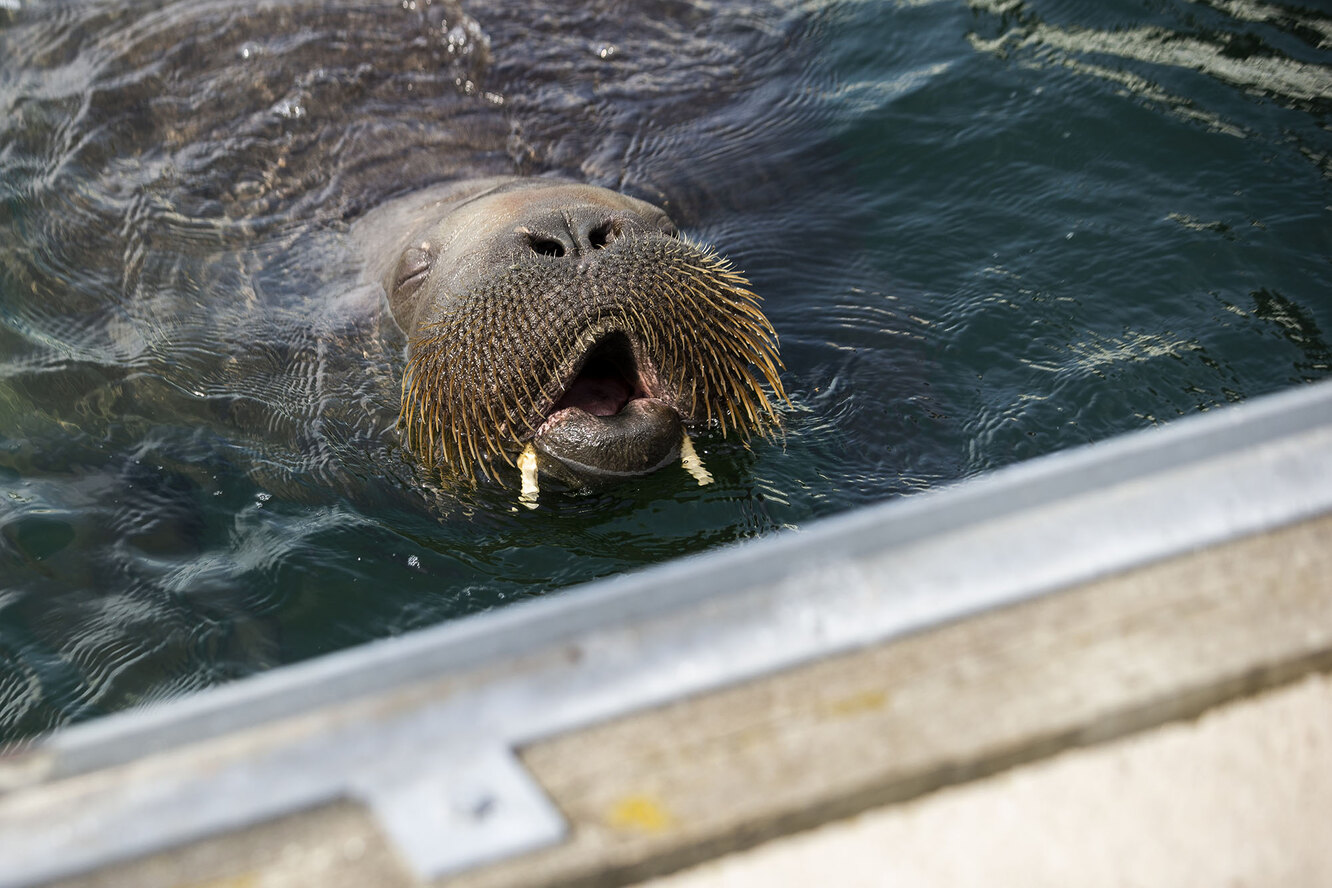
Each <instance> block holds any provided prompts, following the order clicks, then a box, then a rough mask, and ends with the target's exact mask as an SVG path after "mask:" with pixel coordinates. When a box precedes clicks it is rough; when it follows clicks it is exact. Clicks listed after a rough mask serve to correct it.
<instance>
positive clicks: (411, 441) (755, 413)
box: [400, 233, 789, 492]
mask: <svg viewBox="0 0 1332 888" xmlns="http://www.w3.org/2000/svg"><path fill="white" fill-rule="evenodd" d="M449 302H450V305H449V307H448V310H447V311H445V312H441V314H440V316H438V317H436V318H433V319H431V320H430V322H429V323H425V324H423V325H422V326H421V328H420V329H419V330H418V331H417V333H416V335H415V336H414V337H413V338H412V340H411V348H410V352H411V358H410V359H409V362H408V366H407V369H406V372H405V374H404V378H403V385H402V407H401V413H400V424H401V425H402V426H403V427H404V431H405V435H404V437H405V440H406V442H407V444H408V446H409V447H410V448H412V449H413V450H416V451H418V452H420V453H421V454H422V455H423V456H425V457H426V458H427V460H428V461H429V462H431V463H432V464H433V463H434V462H435V461H438V462H439V463H440V464H442V465H443V466H444V467H445V468H447V469H448V470H451V471H453V472H456V473H458V474H459V475H461V476H462V477H464V478H466V479H475V477H476V475H477V473H478V472H479V473H480V474H481V475H484V476H486V477H491V476H492V475H493V466H494V465H495V464H496V463H495V460H497V459H498V460H502V461H503V462H505V463H507V464H509V465H513V464H514V462H515V455H516V454H519V453H522V456H521V457H519V458H518V460H517V461H518V463H519V464H520V466H522V467H523V469H522V471H523V475H524V479H525V480H524V482H523V485H524V486H523V490H524V491H525V492H526V491H527V490H528V481H527V480H526V479H527V475H528V473H529V471H534V469H529V467H530V466H533V465H534V464H535V458H534V457H531V458H529V457H528V455H527V454H528V451H529V450H532V447H531V442H532V440H533V437H534V436H535V435H536V433H537V431H538V428H539V427H540V426H541V425H542V423H543V422H544V421H545V419H546V417H547V414H548V413H549V412H550V411H551V410H552V409H553V407H554V405H555V404H556V403H557V402H558V399H559V398H560V395H561V392H563V391H564V387H565V386H567V385H569V384H570V382H571V380H572V379H573V377H574V375H575V374H576V373H577V372H578V370H579V367H580V366H581V365H580V362H581V361H583V360H585V359H586V356H587V355H588V354H589V353H590V351H591V350H592V349H593V348H594V347H595V346H596V344H597V343H598V342H600V341H603V340H604V339H605V337H607V336H611V335H622V336H625V337H627V341H628V342H629V343H630V346H631V347H632V349H633V351H634V354H635V356H640V355H641V357H642V360H643V361H644V362H645V366H643V367H641V368H640V370H641V371H642V372H645V373H646V374H647V376H645V377H644V379H645V384H649V383H647V382H646V381H647V380H651V383H650V386H653V387H656V389H659V390H653V391H650V392H649V393H648V395H649V397H652V398H655V399H658V400H662V399H664V400H665V402H666V403H668V404H669V406H671V407H672V408H674V409H675V410H677V411H678V412H679V413H680V416H681V418H682V419H683V420H684V422H685V423H686V424H687V425H716V426H717V427H719V429H720V431H721V432H722V434H729V433H731V432H738V433H741V434H744V435H748V434H751V433H759V434H767V433H768V432H769V430H770V429H771V428H772V427H775V426H776V425H777V423H778V414H777V409H776V407H775V406H774V403H773V400H772V399H771V398H770V397H769V392H771V394H772V396H775V397H776V398H777V399H780V400H789V399H787V396H786V392H785V390H784V389H783V388H782V385H781V381H780V376H779V374H780V372H781V369H782V363H781V359H780V358H779V357H778V353H777V335H776V333H775V331H774V330H773V328H772V325H771V324H770V323H769V322H768V319H767V318H766V317H765V316H764V314H763V312H762V310H761V309H760V308H759V307H758V302H759V297H758V296H756V295H755V294H754V293H753V291H752V290H750V288H749V282H748V281H747V280H746V279H745V278H744V276H743V275H741V274H740V273H738V272H737V271H735V269H734V268H733V266H732V265H731V263H730V262H728V261H727V260H725V259H723V258H722V257H720V256H718V255H717V254H716V253H715V252H713V251H712V250H710V249H709V248H707V247H704V246H701V245H698V244H694V243H691V242H689V241H687V240H683V239H677V238H674V237H670V236H668V235H665V234H658V233H646V234H635V235H632V236H625V237H622V238H619V239H617V240H615V241H613V242H611V243H609V244H607V245H606V246H605V248H604V249H599V250H598V257H597V262H595V263H586V264H574V263H568V262H561V261H559V260H558V259H552V258H551V257H548V256H540V255H533V256H531V257H529V258H527V259H525V260H524V261H520V262H517V263H514V264H513V265H512V266H510V267H508V268H506V269H503V270H501V271H500V272H498V273H496V274H494V275H492V276H491V277H489V278H487V279H485V280H483V281H481V282H480V283H479V284H477V285H475V286H473V287H472V288H471V289H470V290H468V291H467V292H463V293H457V294H453V295H452V296H451V297H450V300H449ZM635 359H636V360H637V357H636V358H635ZM751 368H753V369H751ZM753 370H757V373H755V372H753ZM685 441H686V442H687V441H688V438H687V437H686V438H685ZM685 446H686V445H684V444H682V446H681V450H682V453H683V452H684V450H685ZM688 449H689V451H691V452H692V451H693V447H692V445H691V444H690V445H688ZM533 453H535V451H533ZM682 458H683V457H682ZM693 460H694V461H695V462H697V454H696V453H695V454H694V456H693ZM698 465H699V466H700V470H701V463H699V464H698ZM686 467H688V466H686ZM702 471H704V472H705V473H706V470H702ZM691 473H692V470H691ZM695 477H696V478H697V477H699V476H698V475H695ZM709 477H710V476H709ZM700 483H705V482H702V481H700ZM532 484H535V481H534V480H533V481H532ZM534 489H535V488H534Z"/></svg>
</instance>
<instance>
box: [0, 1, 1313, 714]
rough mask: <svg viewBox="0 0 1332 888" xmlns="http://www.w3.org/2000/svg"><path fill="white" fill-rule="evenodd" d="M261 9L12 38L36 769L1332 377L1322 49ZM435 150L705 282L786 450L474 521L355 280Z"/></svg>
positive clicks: (818, 10)
mask: <svg viewBox="0 0 1332 888" xmlns="http://www.w3.org/2000/svg"><path fill="white" fill-rule="evenodd" d="M15 5H16V8H11V7H14V6H15ZM223 7H228V8H223ZM230 7H234V8H230ZM272 9H276V10H278V11H277V12H272V11H271V9H270V11H269V12H266V13H264V14H263V15H257V14H256V15H255V16H253V17H251V16H247V15H245V14H244V10H242V9H240V7H239V6H237V5H235V4H223V5H222V6H221V7H219V8H213V7H212V6H208V5H206V4H194V3H165V2H131V0H119V2H112V0H108V2H103V3H96V4H88V3H71V4H60V3H29V2H22V0H21V2H19V3H17V4H9V5H6V6H4V7H0V121H3V122H0V229H2V231H3V238H0V239H2V240H3V244H0V652H2V656H0V739H4V738H10V739H12V738H17V737H22V736H27V735H31V734H33V733H35V732H39V731H43V730H47V729H49V728H51V727H54V726H57V725H59V724H63V723H66V722H69V721H71V720H77V719H84V718H89V717H93V716H95V715H98V714H100V713H104V712H108V711H113V710H116V709H120V708H124V707H126V706H132V705H136V704H138V703H141V702H143V701H146V700H152V699H158V698H162V697H165V696H170V695H174V694H179V693H182V692H185V691H188V690H190V689H194V688H200V687H204V686H207V685H210V684H213V683H216V682H219V681H225V680H228V679H231V678H234V677H237V676H241V675H245V674H249V673H252V672H255V671H257V670H261V669H265V668H268V667H271V666H274V665H278V664H281V663H287V662H293V661H295V660H299V659H303V658H306V657H310V656H314V655H317V654H319V653H323V652H327V651H331V650H335V649H338V648H341V647H345V646H348V645H352V644H356V643H358V642H362V641H365V640H368V639H371V638H377V637H382V636H386V635H391V634H396V633H400V632H403V631H407V630H410V629H412V628H416V627H420V626H426V625H431V624H434V623H438V622H440V621H443V620H448V619H455V618H458V617H461V616H465V615H466V614H469V613H475V612H477V611H480V610H484V609H487V608H491V607H494V606H497V605H500V604H503V603H505V602H509V601H513V600H515V599H520V598H524V597H528V596H533V595H543V594H549V593H551V592H552V591H554V590H557V589H560V588H562V587H565V586H569V585H571V584H575V583H578V582H582V581H585V580H589V579H593V578H596V577H600V576H606V575H609V574H613V573H616V572H620V571H624V570H631V569H634V568H638V567H641V566H644V565H647V564H652V563H656V562H660V561H663V560H666V559H669V558H673V557H677V556H679V555H683V554H686V553H689V552H695V551H700V550H703V549H707V548H712V547H715V546H718V545H725V544H728V543H732V542H735V541H738V540H741V539H744V538H747V537H752V536H755V535H759V534H763V533H767V532H771V531H773V530H775V529H778V528H783V527H790V526H799V525H800V524H803V523H805V522H807V521H809V520H811V519H814V518H816V517H818V516H820V515H825V514H830V513H833V512H837V511H840V510H844V509H848V508H852V507H855V506H859V505H863V504H866V503H870V502H877V501H881V500H884V499H887V498H891V497H894V496H901V495H907V494H911V493H915V492H918V491H922V490H926V489H929V488H933V487H937V486H939V485H942V484H946V483H949V482H951V481H955V480H958V479H961V478H964V477H967V476H969V475H972V474H975V473H978V472H982V471H985V470H988V469H991V468H994V467H997V466H1000V465H1004V464H1007V463H1011V462H1014V461H1017V460H1022V459H1028V458H1031V457H1034V456H1037V455H1040V454H1042V453H1048V452H1050V451H1054V450H1058V449H1061V448H1065V447H1070V446H1075V445H1078V444H1083V443H1086V442H1089V441H1096V440H1101V439H1104V438H1106V437H1109V436H1111V435H1115V434H1118V433H1122V432H1125V431H1129V430H1132V429H1137V428H1142V427H1144V426H1150V425H1153V424H1157V423H1160V422H1165V421H1168V420H1170V419H1171V418H1173V417H1176V416H1180V415H1185V414H1189V413H1195V412H1198V411H1201V410H1207V409H1210V408H1212V407H1215V406H1219V405H1223V404H1225V403H1227V402H1230V401H1236V400H1241V399H1244V398H1249V397H1253V396H1255V395H1260V394H1264V393H1267V392H1271V391H1275V390H1278V389H1281V388H1284V387H1287V386H1291V385H1297V384H1300V383H1302V382H1304V381H1307V380H1312V379H1317V378H1321V377H1324V376H1326V375H1328V372H1329V363H1330V361H1329V347H1328V340H1327V335H1326V333H1325V332H1324V331H1327V330H1328V329H1330V328H1332V224H1330V222H1332V210H1330V209H1329V206H1332V184H1330V182H1329V175H1330V174H1332V165H1330V164H1329V151H1330V150H1332V137H1330V136H1329V134H1328V131H1327V127H1328V111H1329V108H1332V15H1329V13H1328V11H1327V10H1325V9H1322V8H1318V7H1316V6H1313V5H1308V4H1306V5H1300V4H1273V3H1256V2H1244V0H1237V2H1229V3H1224V4H1222V3H1215V4H1210V3H1203V2H1184V0H1177V2H1141V3H1129V2H1115V3H1106V2H1090V0H1086V2H1053V0H1051V2H1040V0H1033V2H1002V3H1001V2H980V0H976V2H972V3H970V4H967V3H962V2H934V3H930V2H902V3H890V2H882V3H803V4H800V3H791V2H780V3H774V4H762V3H744V4H742V3H730V2H725V3H721V4H717V5H708V4H701V3H698V4H695V3H687V2H643V3H636V4H632V5H616V6H614V7H610V6H607V7H605V8H603V7H602V6H599V5H598V4H595V3H594V4H587V3H575V2H573V0H570V2H569V3H567V4H564V5H563V6H559V5H557V6H551V5H550V4H541V5H540V6H539V8H538V7H535V6H533V5H532V4H530V3H526V4H520V3H516V2H512V0H496V2H491V3H486V4H481V3H473V4H471V5H469V6H467V7H466V12H467V14H468V15H470V23H469V20H468V19H466V18H465V17H464V16H462V15H461V14H460V13H459V12H458V11H457V10H454V9H452V8H451V7H446V6H445V5H444V4H421V7H420V8H419V9H404V8H403V7H402V5H401V4H397V3H394V4H377V3H363V4H355V3H330V4H319V5H318V6H310V7H308V8H307V6H306V5H303V4H301V3H298V2H291V3H287V4H275V5H274V6H273V7H272ZM265 16H266V17H265ZM440 157H448V158H458V157H464V158H466V164H467V165H468V166H470V167H472V168H475V169H477V170H483V171H486V172H506V171H514V170H517V171H520V172H530V173H545V172H555V173H560V174H563V175H568V176H573V177H577V178H581V179H585V180H588V181H592V182H595V183H597V184H604V185H609V186H612V187H622V188H624V189H626V190H628V191H630V192H631V193H635V194H637V195H639V196H643V197H647V198H649V199H655V200H658V201H662V202H663V203H664V204H665V205H666V206H667V208H668V209H669V210H670V212H671V213H672V214H673V215H674V216H675V218H676V220H677V221H678V222H680V224H681V226H682V228H684V229H685V230H686V232H687V233H689V234H690V235H692V236H694V237H697V238H701V239H704V240H708V241H710V242H712V243H714V244H716V245H717V246H718V247H719V248H720V249H721V250H722V251H723V252H725V253H727V254H728V255H729V256H730V257H731V258H732V259H733V260H735V262H736V264H737V265H738V266H740V267H741V268H743V269H745V270H746V271H747V272H748V274H749V276H750V278H751V279H752V281H753V283H754V285H755V289H756V290H757V291H758V292H759V293H760V294H762V295H763V296H764V298H765V306H766V309H767V311H768V313H769V316H770V317H771V319H772V321H773V323H774V325H775V327H776V328H777V330H778V332H779V334H780V335H781V339H782V354H783V357H784V359H785V362H786V365H787V372H786V374H785V376H784V381H785V384H786V386H787V388H788V390H789V391H790V392H791V394H792V398H793V402H794V403H793V407H792V408H791V409H790V411H789V412H788V414H787V416H786V429H785V435H784V437H783V438H782V439H781V440H779V441H774V442H754V443H752V444H751V446H750V447H748V448H746V447H744V446H742V445H740V444H738V443H735V442H729V441H723V440H720V439H718V438H716V437H715V436H713V437H709V436H704V437H703V438H702V439H701V440H700V442H699V443H700V450H701V452H702V454H703V456H704V459H705V461H706V463H707V465H708V466H709V468H710V469H711V471H712V472H713V474H714V475H715V476H716V477H717V483H716V484H715V485H712V486H710V487H704V488H700V487H698V486H696V485H695V484H693V482H692V481H691V480H690V479H689V478H688V476H687V475H685V474H684V472H683V471H669V470H668V471H662V472H660V473H658V474H656V475H653V476H651V477H648V478H644V479H641V480H638V481H634V482H631V483H627V484H625V485H623V486H621V487H617V488H615V489H612V490H608V491H602V492H599V493H596V494H585V495H571V494H555V495H547V496H544V497H543V500H542V505H541V508H540V509H539V510H537V511H535V512H528V511H527V510H522V509H518V508H516V505H515V500H516V487H517V483H516V479H513V483H512V484H511V485H510V486H509V487H507V488H506V487H500V486H487V487H482V488H480V489H478V490H476V491H471V492H465V491H464V492H458V491H449V490H441V489H440V488H439V486H438V485H437V484H436V483H434V482H433V481H432V480H431V479H430V477H429V476H428V475H427V474H426V473H424V472H422V471H421V470H420V468H419V467H418V466H416V465H415V463H414V462H413V461H412V460H411V459H410V458H409V457H408V456H407V455H405V454H404V453H403V452H402V451H401V450H400V449H399V447H398V445H397V440H396V435H395V433H394V431H393V419H394V410H395V399H396V397H397V392H396V388H395V386H396V382H397V379H398V374H399V373H400V372H401V366H400V361H401V359H400V352H401V347H402V342H401V338H400V335H399V334H396V333H395V331H393V330H386V329H383V328H381V327H380V326H379V325H378V324H377V322H376V320H375V318H376V317H377V303H375V302H374V301H373V300H372V299H371V298H370V295H372V294H370V295H367V294H366V292H365V291H364V290H363V289H359V288H358V287H359V285H358V284H357V278H356V272H357V270H356V268H355V267H354V265H353V263H352V260H351V258H350V255H351V254H350V251H349V250H348V249H347V248H346V244H345V242H344V235H345V231H346V225H347V223H348V222H349V221H350V220H351V219H354V218H355V217H356V215H357V214H358V213H359V212H361V211H362V210H363V209H364V207H365V206H368V205H373V204H374V203H375V202H377V201H378V200H381V199H383V198H385V197H386V196H388V195H391V194H394V193H400V192H401V191H403V190H410V189H411V188H413V187H418V186H420V185H424V184H428V183H429V182H431V181H434V180H436V179H438V178H439V177H440V176H441V175H443V174H444V173H443V172H442V171H441V170H442V169H444V168H447V167H448V164H440V163H439V162H438V160H437V159H438V158H440ZM451 162H456V161H451ZM385 170H389V171H390V172H389V173H387V174H386V173H385V172H384V171H385Z"/></svg>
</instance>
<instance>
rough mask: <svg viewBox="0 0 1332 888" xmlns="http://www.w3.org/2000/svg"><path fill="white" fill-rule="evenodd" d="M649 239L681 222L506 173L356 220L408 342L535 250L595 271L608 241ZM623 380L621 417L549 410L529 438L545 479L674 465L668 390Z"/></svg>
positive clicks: (612, 196)
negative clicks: (626, 387) (628, 386)
mask: <svg viewBox="0 0 1332 888" xmlns="http://www.w3.org/2000/svg"><path fill="white" fill-rule="evenodd" d="M647 232H659V233H663V234H668V235H674V234H675V233H676V227H675V224H674V223H673V222H672V221H671V219H670V217H669V216H667V215H666V213H665V212H664V211H663V210H661V209H659V208H658V207H655V206H653V205H652V204H649V203H646V202H644V201H641V200H637V199H635V198H632V197H628V196H626V195H623V194H619V193H617V192H614V191H610V190H609V189H606V188H600V187H597V186H593V185H583V184H577V183H572V182H566V181H562V180H557V179H525V178H513V177H499V178H487V179H474V180H467V181H463V182H458V183H452V184H449V185H447V186H443V187H437V188H433V189H428V190H426V191H424V192H421V193H419V194H414V195H409V196H407V197H404V198H400V199H398V200H396V201H394V202H392V203H390V204H388V205H386V206H385V207H382V208H379V209H378V210H376V211H374V212H372V213H370V214H369V215H368V216H366V217H365V218H364V219H362V220H361V221H360V222H358V223H357V225H356V226H355V227H354V228H353V238H354V239H355V240H356V241H357V242H358V244H359V246H360V248H361V250H362V251H363V254H364V259H365V262H366V266H367V269H368V270H369V273H370V275H371V277H372V278H373V279H374V280H377V281H379V282H381V283H382V285H383V288H384V292H385V294H386V295H387V297H388V303H389V307H390V310H391V312H392V315H393V319H394V320H395V321H396V322H397V324H398V326H399V327H400V328H401V329H402V331H403V332H404V333H405V334H406V335H407V337H408V340H409V342H410V341H411V340H412V338H413V336H414V335H416V334H417V333H418V332H419V331H421V330H422V329H424V328H428V327H429V325H430V324H431V323H433V322H435V321H437V320H439V319H440V318H441V317H443V316H444V315H447V314H448V313H449V312H450V311H451V310H452V309H453V307H454V306H455V305H456V303H457V297H456V296H455V294H458V293H464V292H466V291H467V290H469V289H470V288H471V287H472V286H474V285H475V284H477V283H478V282H479V281H481V280H483V279H485V278H486V277H488V276H491V275H493V274H495V273H496V272H497V271H500V270H503V269H505V268H508V267H510V266H512V265H514V264H515V263H517V262H519V261H522V260H523V259H524V258H526V256H527V255H528V254H531V253H537V254H541V255H545V256H554V257H556V258H558V259H559V260H560V261H562V262H568V263H578V264H590V263H595V262H597V261H598V257H597V251H598V250H599V249H600V248H601V247H602V246H605V245H606V243H608V242H609V241H610V240H613V239H615V238H617V237H621V236H624V235H630V234H635V233H647ZM410 357H411V353H410V350H409V353H408V359H409V360H410ZM627 363H632V360H628V361H627ZM626 375H627V376H628V377H629V378H630V380H631V382H632V384H633V388H634V392H633V395H632V396H631V397H630V399H629V401H628V403H627V404H625V405H624V407H623V408H622V409H620V410H619V411H618V412H616V413H613V414H609V415H597V414H596V413H595V412H589V410H585V409H582V407H580V406H567V407H563V409H557V408H555V407H553V408H552V411H551V415H550V416H548V418H547V421H546V423H545V425H543V427H542V428H541V430H540V431H539V432H538V433H537V435H536V437H535V438H534V439H533V440H532V444H533V445H534V446H535V448H536V450H537V453H538V454H539V460H538V465H539V466H540V469H541V472H542V474H545V475H549V476H553V477H555V478H558V479H559V480H561V481H563V482H565V483H567V484H571V485H575V486H586V485H595V484H598V483H601V482H606V481H611V480H614V479H618V478H623V477H626V476H632V475H639V474H644V473H647V472H651V471H653V470H655V469H657V468H660V467H661V466H663V465H665V464H666V463H669V462H671V461H672V460H674V459H676V458H678V456H679V452H680V442H681V438H682V435H683V432H684V426H683V424H682V421H681V416H680V414H679V412H678V411H677V410H676V409H675V408H674V407H673V406H672V405H671V404H670V403H669V402H670V400H671V399H670V398H669V397H662V395H665V394H666V393H665V392H663V391H662V383H661V382H660V381H659V380H656V379H642V378H641V377H640V378H635V377H636V376H637V375H638V374H636V373H635V371H633V370H629V371H628V372H627V374H626ZM583 406H589V405H587V404H586V403H585V404H583ZM589 409H591V408H590V407H589Z"/></svg>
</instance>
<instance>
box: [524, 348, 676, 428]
mask: <svg viewBox="0 0 1332 888" xmlns="http://www.w3.org/2000/svg"><path fill="white" fill-rule="evenodd" d="M646 397H650V395H649V394H648V391H647V388H646V387H645V386H644V385H643V382H642V380H641V379H640V378H639V373H638V362H637V361H635V360H634V349H633V346H632V345H631V344H630V342H629V337H628V336H627V335H626V334H625V333H623V332H620V331H616V332H614V333H610V334H608V335H606V336H604V337H602V339H601V340H600V341H598V342H597V344H596V345H594V346H593V347H592V351H590V352H589V353H588V354H587V355H586V356H585V357H584V358H583V359H582V361H581V362H580V364H579V367H578V371H577V373H576V375H575V376H574V378H573V379H571V380H570V381H569V383H568V385H566V386H565V388H564V392H563V393H562V394H561V395H560V398H559V400H558V401H556V402H555V403H554V404H553V405H552V406H551V409H550V412H549V413H548V414H547V416H546V420H545V422H543V423H542V425H541V428H539V429H537V436H538V437H539V436H540V435H541V433H542V431H543V430H545V429H547V428H548V427H549V426H550V425H551V424H552V423H557V422H559V421H560V419H561V418H563V417H565V416H568V415H569V414H568V413H566V412H565V411H573V410H581V411H583V412H584V413H588V414H591V415H592V416H615V415H616V414H617V413H619V412H620V411H621V410H623V409H624V407H625V405H626V404H628V403H629V402H630V401H632V400H636V399H638V398H646Z"/></svg>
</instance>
